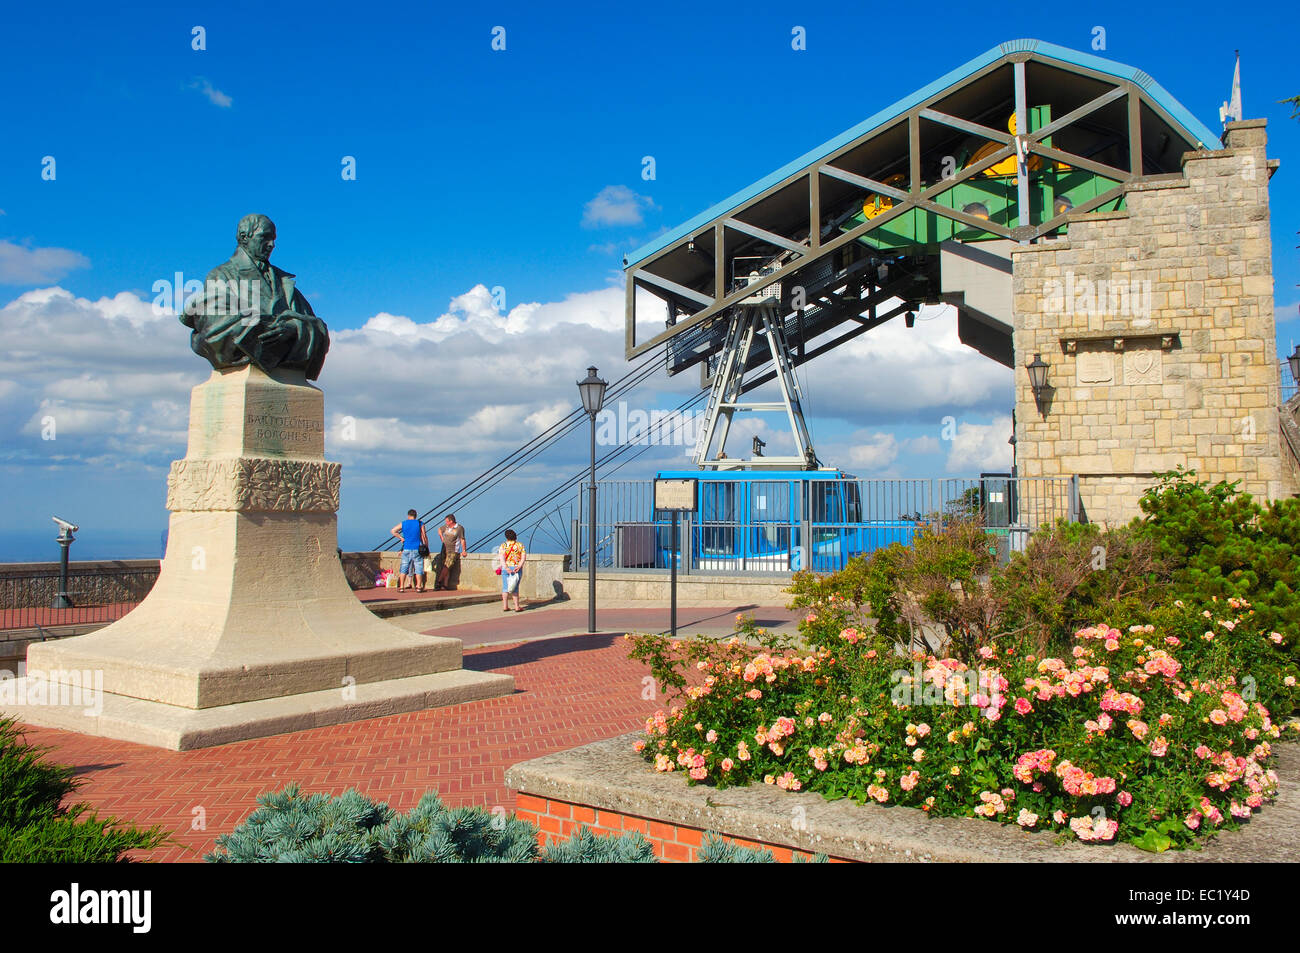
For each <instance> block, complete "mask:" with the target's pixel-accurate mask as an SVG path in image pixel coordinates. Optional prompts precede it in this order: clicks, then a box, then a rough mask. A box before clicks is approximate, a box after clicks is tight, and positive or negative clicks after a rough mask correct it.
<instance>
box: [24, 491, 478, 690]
mask: <svg viewBox="0 0 1300 953" xmlns="http://www.w3.org/2000/svg"><path fill="white" fill-rule="evenodd" d="M334 540H335V522H334V515H333V514H332V513H236V512H198V513H193V512H181V513H173V514H172V517H171V530H170V533H169V538H168V543H167V555H166V557H165V558H164V560H163V564H162V571H161V573H160V574H159V578H158V582H157V584H156V585H155V586H154V588H153V591H152V592H150V593H149V596H148V597H147V598H146V599H145V600H144V602H142V603H141V604H140V605H139V606H137V607H136V608H135V609H134V610H133V611H132V612H130V613H129V614H128V615H126V616H125V617H124V618H122V619H120V620H118V621H117V622H114V623H113V624H112V625H110V626H107V627H106V628H103V629H100V630H99V631H97V632H93V633H91V634H89V635H83V636H78V637H76V638H71V639H61V640H59V641H57V642H47V643H38V644H35V645H33V646H31V648H30V649H28V653H27V667H28V669H29V670H32V671H44V672H49V673H56V672H102V673H103V675H102V677H103V685H104V689H105V691H107V692H110V693H112V694H115V695H126V696H129V697H131V698H139V699H142V700H145V701H154V702H162V703H164V704H167V705H176V706H179V707H182V708H212V707H219V706H222V705H232V704H235V703H238V702H249V701H256V700H258V699H262V698H271V697H276V696H281V695H293V694H298V693H302V692H316V691H332V690H335V691H336V690H340V689H341V688H343V687H345V686H346V685H347V684H348V683H349V682H351V683H354V684H364V683H366V682H380V681H387V680H390V679H397V678H407V677H410V676H414V675H426V674H431V673H434V672H444V671H450V670H454V669H458V668H460V663H461V645H460V641H459V640H458V639H443V638H431V637H429V636H425V635H418V634H416V633H413V632H407V631H406V630H404V629H400V628H398V627H397V626H394V625H391V624H389V623H387V622H384V621H382V620H381V619H377V618H376V617H375V616H374V614H373V613H371V612H370V611H369V610H368V609H366V607H365V606H363V605H362V604H361V603H360V601H358V599H357V597H356V594H355V593H353V592H352V590H351V589H350V588H349V587H348V585H347V582H346V580H345V578H344V576H343V568H342V565H341V564H340V562H339V560H338V556H337V554H336V551H335V546H334Z"/></svg>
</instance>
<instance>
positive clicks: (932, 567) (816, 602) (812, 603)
mask: <svg viewBox="0 0 1300 953" xmlns="http://www.w3.org/2000/svg"><path fill="white" fill-rule="evenodd" d="M996 562H997V548H996V542H995V541H994V540H993V539H992V538H991V537H990V536H989V535H988V534H986V533H985V532H984V528H983V525H982V524H981V523H980V521H979V520H978V519H955V520H951V521H949V522H947V523H944V524H942V525H941V524H938V523H931V524H927V525H925V526H923V527H921V528H920V529H919V530H918V531H917V532H916V534H915V536H914V537H913V539H912V545H911V546H903V545H902V544H900V543H892V544H891V545H889V546H888V547H885V548H883V549H878V550H876V551H875V552H873V553H872V554H871V555H870V556H866V557H863V556H858V557H855V558H853V559H851V560H849V562H848V565H847V566H846V568H845V569H844V570H842V571H841V572H839V573H835V574H832V575H831V576H829V577H818V576H816V575H814V574H813V573H809V572H802V573H797V574H796V575H795V577H794V579H793V581H792V584H791V587H790V592H791V593H792V596H793V598H792V601H791V606H792V607H793V608H813V607H816V611H817V612H818V613H821V615H822V617H823V621H824V622H830V621H832V620H834V619H839V620H847V619H849V618H861V617H862V615H863V613H864V612H865V611H867V610H869V612H870V614H871V615H872V616H873V617H874V620H875V621H874V623H873V629H874V631H875V633H876V634H877V635H878V636H879V637H881V638H882V639H884V640H885V641H886V642H889V643H895V644H898V645H900V646H905V647H908V648H921V649H927V650H930V651H936V650H939V649H940V648H941V647H942V650H943V651H944V652H945V653H948V654H951V655H953V656H955V657H957V658H961V659H970V658H972V657H973V656H974V653H975V652H976V651H977V650H978V649H979V648H980V646H982V645H987V644H988V643H989V642H990V641H991V640H992V639H993V638H994V636H995V635H996V632H997V624H998V619H999V615H1000V606H999V603H998V600H997V596H996V593H995V592H993V591H992V590H991V589H990V588H989V587H988V586H987V585H986V584H985V583H986V582H987V580H988V578H989V576H990V574H991V573H992V572H993V570H994V567H995V564H996ZM832 596H834V598H831V597H832ZM817 631H821V630H820V629H816V630H813V632H814V634H815V632H817ZM805 634H807V633H805Z"/></svg>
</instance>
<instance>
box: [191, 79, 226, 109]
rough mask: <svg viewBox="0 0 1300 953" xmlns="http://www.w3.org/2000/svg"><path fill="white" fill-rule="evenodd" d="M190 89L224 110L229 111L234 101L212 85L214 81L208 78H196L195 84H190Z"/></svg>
mask: <svg viewBox="0 0 1300 953" xmlns="http://www.w3.org/2000/svg"><path fill="white" fill-rule="evenodd" d="M190 89H197V90H198V91H199V92H200V93H202V94H203V95H204V96H206V97H207V99H208V102H210V103H212V105H214V106H220V107H221V108H222V109H229V108H230V107H231V105H232V104H233V103H234V100H233V99H231V98H230V97H229V96H227V95H226V94H225V93H223V92H222V91H221V90H219V89H217V88H216V87H215V86H213V85H212V81H211V80H209V79H208V78H207V77H204V76H199V77H196V78H195V80H194V82H192V83H190Z"/></svg>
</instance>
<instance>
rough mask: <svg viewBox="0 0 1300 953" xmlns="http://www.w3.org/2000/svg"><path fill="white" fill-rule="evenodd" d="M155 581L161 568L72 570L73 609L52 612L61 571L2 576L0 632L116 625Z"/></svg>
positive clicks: (70, 592)
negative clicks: (107, 623)
mask: <svg viewBox="0 0 1300 953" xmlns="http://www.w3.org/2000/svg"><path fill="white" fill-rule="evenodd" d="M157 580H158V569H157V567H154V568H150V569H137V568H122V569H105V568H95V569H82V570H78V569H76V568H75V567H69V569H68V595H69V596H71V598H72V606H73V607H72V608H71V609H52V608H50V607H51V606H52V605H53V604H54V600H55V597H56V596H58V594H59V572H58V570H57V569H53V570H35V571H31V572H24V573H9V572H0V630H4V629H34V628H38V627H40V628H52V627H54V626H60V625H81V624H85V623H88V622H89V623H95V622H113V621H115V620H117V619H120V618H121V617H122V616H124V615H126V614H127V613H128V612H130V611H131V610H132V609H134V608H135V607H136V605H137V604H139V602H140V601H141V600H142V599H144V597H145V596H147V595H148V594H149V591H150V590H151V589H153V586H154V583H155V582H157Z"/></svg>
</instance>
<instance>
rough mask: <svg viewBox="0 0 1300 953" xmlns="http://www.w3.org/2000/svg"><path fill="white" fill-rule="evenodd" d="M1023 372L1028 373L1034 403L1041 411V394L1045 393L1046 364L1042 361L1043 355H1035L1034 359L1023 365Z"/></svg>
mask: <svg viewBox="0 0 1300 953" xmlns="http://www.w3.org/2000/svg"><path fill="white" fill-rule="evenodd" d="M1025 370H1027V371H1028V372H1029V386H1030V387H1031V388H1033V391H1034V403H1035V404H1037V405H1038V409H1039V410H1042V409H1043V394H1044V393H1046V391H1047V362H1046V361H1044V360H1043V355H1041V354H1035V355H1034V359H1033V360H1032V361H1030V362H1029V363H1028V364H1026V365H1025Z"/></svg>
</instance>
